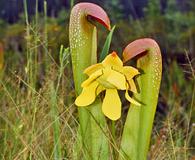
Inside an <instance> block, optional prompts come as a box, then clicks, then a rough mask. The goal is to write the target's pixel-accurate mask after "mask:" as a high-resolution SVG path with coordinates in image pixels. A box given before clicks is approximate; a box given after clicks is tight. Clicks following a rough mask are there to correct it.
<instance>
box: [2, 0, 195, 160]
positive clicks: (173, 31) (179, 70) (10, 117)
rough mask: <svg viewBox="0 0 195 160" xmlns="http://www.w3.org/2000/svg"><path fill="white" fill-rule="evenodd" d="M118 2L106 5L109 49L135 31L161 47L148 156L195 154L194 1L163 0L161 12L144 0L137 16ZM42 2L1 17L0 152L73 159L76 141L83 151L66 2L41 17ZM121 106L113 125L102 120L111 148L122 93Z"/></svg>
mask: <svg viewBox="0 0 195 160" xmlns="http://www.w3.org/2000/svg"><path fill="white" fill-rule="evenodd" d="M26 2H27V1H26V0H24V4H25V3H26ZM73 3H74V1H73V0H72V1H71V4H73ZM118 3H119V2H118V1H116V0H115V1H113V2H108V1H107V2H106V5H105V10H106V11H107V12H108V14H110V15H112V14H113V16H111V17H113V21H114V23H112V24H116V28H115V31H114V32H113V35H112V42H111V49H110V51H112V48H113V49H115V50H117V51H118V53H122V50H121V49H122V48H121V46H125V45H126V44H127V43H128V42H131V41H133V40H135V39H137V38H141V37H152V38H154V39H155V40H156V41H157V42H158V43H159V44H160V47H161V49H162V57H163V77H162V83H161V89H160V95H159V102H158V110H157V114H156V116H155V120H154V122H155V124H154V128H153V133H152V139H151V145H150V152H149V155H148V156H149V159H151V160H162V159H164V160H188V159H192V158H195V156H194V155H195V150H194V148H195V136H194V135H195V109H194V107H195V102H194V101H195V69H194V68H195V61H194V57H195V56H194V52H195V18H194V17H195V3H194V2H189V3H188V9H187V10H184V11H182V10H181V9H179V8H178V6H177V4H176V3H175V1H174V0H168V3H167V7H166V8H165V10H164V11H163V12H162V11H161V9H160V0H149V3H148V6H147V7H146V8H145V10H144V13H145V16H144V17H142V18H140V19H134V18H133V17H129V18H128V19H124V18H123V16H122V15H121V13H120V12H121V7H119V8H118V9H117V10H116V9H115V8H116V7H117V5H118ZM37 4H38V3H37ZM24 6H25V5H24ZM44 7H45V11H44V13H38V12H36V14H35V16H32V17H29V15H28V13H27V10H26V9H24V11H25V12H24V15H21V18H20V20H19V21H18V22H17V23H15V24H8V23H7V22H4V21H3V20H0V31H1V32H0V42H2V43H3V46H4V67H3V70H2V71H1V73H0V74H1V75H0V99H1V100H0V159H2V160H12V159H31V160H33V159H41V160H42V159H45V160H47V159H59V157H63V158H64V159H73V157H74V156H78V155H76V153H75V149H76V150H77V151H78V150H79V151H80V152H81V153H82V152H83V150H82V148H79V146H78V145H75V144H76V142H77V140H78V139H79V138H80V137H78V133H77V127H78V125H79V124H78V113H77V108H76V106H75V105H74V100H75V90H74V82H73V76H72V66H71V60H70V53H69V40H68V39H69V38H68V37H69V35H68V23H69V15H70V9H64V10H62V11H60V13H59V14H58V17H55V18H54V17H47V10H46V8H47V3H46V1H45V2H44ZM116 12H117V13H116ZM98 27H99V26H98ZM107 35H108V32H107V31H106V30H105V29H102V30H100V32H99V33H98V37H99V38H98V44H99V45H98V47H99V48H98V53H99V57H100V53H101V51H102V48H103V45H104V43H105V40H106V37H107ZM61 45H63V46H61ZM101 46H102V47H101ZM103 55H104V54H103ZM123 106H125V107H123V113H122V115H123V116H122V118H121V119H120V120H118V121H117V122H115V123H116V124H115V125H116V126H117V127H116V128H113V124H112V123H111V122H110V121H108V126H107V127H108V128H111V129H112V133H109V135H110V138H108V137H107V138H108V140H109V145H110V146H112V148H114V149H113V150H111V152H112V153H113V155H117V153H118V152H119V144H120V143H119V142H120V140H121V137H122V133H121V130H122V127H123V125H124V120H125V118H126V116H124V115H127V110H128V108H129V104H128V103H126V101H125V100H124V101H123ZM116 137H117V138H116ZM114 153H115V154H114ZM111 159H113V160H114V159H117V157H115V156H113V157H111Z"/></svg>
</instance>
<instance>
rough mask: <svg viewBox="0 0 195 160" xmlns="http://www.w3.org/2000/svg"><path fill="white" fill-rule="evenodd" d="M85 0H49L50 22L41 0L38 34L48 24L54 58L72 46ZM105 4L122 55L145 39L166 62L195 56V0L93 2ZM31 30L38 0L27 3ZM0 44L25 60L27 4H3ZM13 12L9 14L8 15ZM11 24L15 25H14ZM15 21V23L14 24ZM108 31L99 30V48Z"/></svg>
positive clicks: (113, 42) (1, 7) (113, 46)
mask: <svg viewBox="0 0 195 160" xmlns="http://www.w3.org/2000/svg"><path fill="white" fill-rule="evenodd" d="M73 2H74V3H77V2H81V1H73V0H70V1H66V0H65V1H60V0H54V1H51V0H47V15H48V18H47V22H45V21H44V13H43V8H44V5H43V1H38V5H39V7H38V10H39V20H38V21H39V26H38V28H36V32H37V29H38V34H39V35H40V39H41V35H42V32H43V31H44V25H45V23H47V29H48V43H49V47H50V48H51V49H52V52H53V55H54V56H55V54H58V49H59V45H60V44H64V45H65V46H67V47H68V23H69V15H70V10H71V5H72V4H73ZM89 2H95V3H97V4H99V5H101V6H102V7H103V8H104V9H105V10H106V12H107V13H108V14H109V17H110V19H111V24H112V25H115V24H116V30H115V33H114V37H113V41H112V49H113V50H117V51H118V52H119V53H121V51H122V49H123V48H124V47H125V46H126V45H127V43H129V42H131V41H133V40H135V39H137V38H141V37H152V38H154V39H155V40H156V41H157V42H158V43H159V44H160V46H161V49H162V51H163V57H164V59H165V61H167V62H168V61H169V60H173V59H174V58H175V59H176V60H177V61H179V62H181V63H185V61H184V60H185V58H184V57H185V51H186V52H188V53H189V55H190V56H191V57H193V55H194V54H195V53H194V50H195V0H185V1H184V0H163V1H162V0H147V1H146V0H121V1H120V0H104V1H101V0H90V1H89ZM27 3H28V12H29V15H30V23H31V29H32V32H33V29H34V28H33V24H34V23H35V20H34V19H35V15H34V13H35V8H36V7H35V0H33V1H27ZM0 10H1V17H3V19H0V31H1V32H0V41H3V43H4V46H5V48H6V50H7V51H11V52H12V53H13V54H14V55H13V56H14V57H15V58H16V59H17V58H19V59H18V61H23V56H24V55H22V54H21V53H24V52H23V51H24V49H25V45H26V44H25V29H26V23H25V17H24V13H23V1H22V0H19V1H17V2H16V1H13V0H9V1H5V0H1V1H0ZM8 11H9V12H8ZM10 22H11V23H10ZM13 22H14V23H13ZM105 32H107V31H105V30H104V29H100V31H99V41H100V44H99V48H102V47H101V46H102V45H103V43H104V40H105V37H106V35H107V34H105Z"/></svg>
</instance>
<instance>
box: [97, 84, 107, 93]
mask: <svg viewBox="0 0 195 160" xmlns="http://www.w3.org/2000/svg"><path fill="white" fill-rule="evenodd" d="M104 90H105V88H104V87H103V86H102V85H98V87H97V89H96V96H97V95H99V94H100V93H101V92H102V91H104Z"/></svg>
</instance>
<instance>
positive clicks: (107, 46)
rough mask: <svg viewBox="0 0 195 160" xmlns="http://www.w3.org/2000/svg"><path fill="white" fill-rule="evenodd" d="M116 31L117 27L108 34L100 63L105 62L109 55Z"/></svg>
mask: <svg viewBox="0 0 195 160" xmlns="http://www.w3.org/2000/svg"><path fill="white" fill-rule="evenodd" d="M114 29H115V26H113V27H112V29H111V31H110V33H109V34H108V36H107V38H106V41H105V43H104V47H103V49H102V52H101V54H100V60H99V61H100V62H101V61H103V59H104V58H105V57H106V56H107V54H108V53H109V49H110V44H111V41H112V35H113V32H114Z"/></svg>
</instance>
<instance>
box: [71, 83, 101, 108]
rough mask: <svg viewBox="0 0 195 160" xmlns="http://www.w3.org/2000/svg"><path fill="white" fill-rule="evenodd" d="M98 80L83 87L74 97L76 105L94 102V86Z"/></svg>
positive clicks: (86, 104)
mask: <svg viewBox="0 0 195 160" xmlns="http://www.w3.org/2000/svg"><path fill="white" fill-rule="evenodd" d="M97 86H98V82H96V81H94V82H93V83H91V84H90V85H89V86H87V87H85V88H83V90H82V92H81V94H80V95H79V96H78V97H77V98H76V100H75V104H76V105H77V106H88V105H90V104H91V103H93V102H94V100H95V97H96V88H97Z"/></svg>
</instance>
